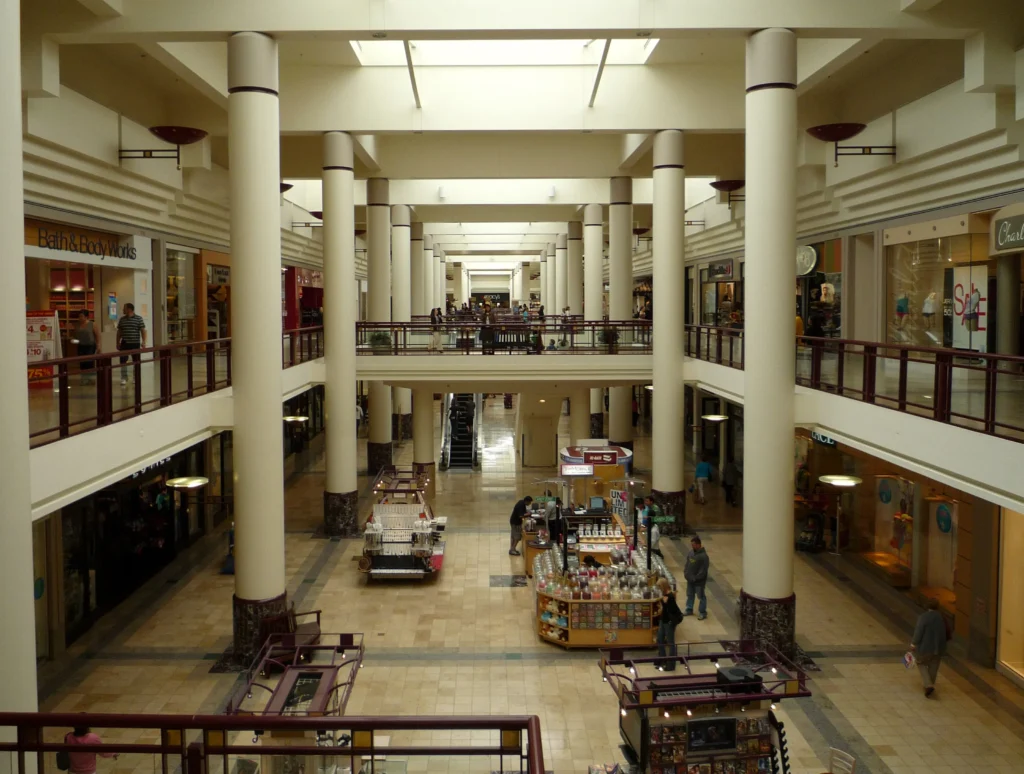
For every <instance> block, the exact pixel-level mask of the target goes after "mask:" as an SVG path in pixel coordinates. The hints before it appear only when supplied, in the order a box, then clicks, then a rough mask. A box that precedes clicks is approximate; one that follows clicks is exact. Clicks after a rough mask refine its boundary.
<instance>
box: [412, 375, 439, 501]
mask: <svg viewBox="0 0 1024 774" xmlns="http://www.w3.org/2000/svg"><path fill="white" fill-rule="evenodd" d="M412 469H413V472H414V473H417V474H422V475H423V476H424V477H425V478H426V479H427V497H428V498H429V499H430V501H431V502H433V499H434V478H435V472H436V471H435V470H434V391H433V390H431V389H418V390H413V391H412Z"/></svg>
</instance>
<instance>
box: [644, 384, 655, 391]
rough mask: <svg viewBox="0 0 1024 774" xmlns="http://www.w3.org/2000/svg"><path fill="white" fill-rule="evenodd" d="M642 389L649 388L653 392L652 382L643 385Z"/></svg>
mask: <svg viewBox="0 0 1024 774" xmlns="http://www.w3.org/2000/svg"><path fill="white" fill-rule="evenodd" d="M644 389H645V390H651V392H653V391H654V385H653V384H645V385H644Z"/></svg>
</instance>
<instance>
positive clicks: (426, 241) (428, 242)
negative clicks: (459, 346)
mask: <svg viewBox="0 0 1024 774" xmlns="http://www.w3.org/2000/svg"><path fill="white" fill-rule="evenodd" d="M434 262H435V259H434V238H433V237H432V236H431V235H430V234H424V235H423V285H422V286H421V287H420V288H419V292H420V293H421V294H422V296H423V306H424V307H426V310H427V311H426V312H424V314H430V312H431V310H432V309H433V308H434V307H435V306H437V304H435V303H434V299H435V298H436V296H435V295H434V282H435V281H436V280H437V271H436V270H435V269H434ZM416 289H417V288H416V286H415V285H413V291H416Z"/></svg>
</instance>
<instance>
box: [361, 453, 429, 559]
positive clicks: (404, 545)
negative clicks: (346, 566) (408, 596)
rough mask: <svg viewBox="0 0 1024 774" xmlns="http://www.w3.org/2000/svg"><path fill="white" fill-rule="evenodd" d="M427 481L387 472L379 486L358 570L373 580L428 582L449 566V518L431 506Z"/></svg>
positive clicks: (375, 490)
mask: <svg viewBox="0 0 1024 774" xmlns="http://www.w3.org/2000/svg"><path fill="white" fill-rule="evenodd" d="M427 483H428V481H426V480H424V479H422V478H421V477H420V476H418V475H416V474H408V475H407V474H405V473H403V472H401V471H398V470H396V469H394V468H387V469H385V470H384V471H383V472H382V473H381V474H380V476H378V478H377V481H376V482H375V483H374V492H375V494H376V497H377V502H375V503H374V504H373V514H372V515H371V516H370V518H369V519H367V521H366V528H365V530H364V532H363V555H362V557H360V559H359V570H360V571H361V572H365V573H368V574H369V576H370V577H371V578H382V577H383V578H427V577H431V576H433V575H435V574H436V573H438V572H440V571H441V566H442V565H443V563H444V549H445V539H444V530H445V527H446V526H447V523H448V519H447V518H446V517H443V516H435V515H434V513H433V511H432V510H431V508H430V506H429V505H428V504H427V501H426V497H425V491H426V484H427Z"/></svg>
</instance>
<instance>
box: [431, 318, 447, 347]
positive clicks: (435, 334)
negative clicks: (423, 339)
mask: <svg viewBox="0 0 1024 774" xmlns="http://www.w3.org/2000/svg"><path fill="white" fill-rule="evenodd" d="M443 324H444V315H442V314H441V307H435V308H434V309H431V310H430V351H431V352H441V351H442V347H441V326H442V325H443Z"/></svg>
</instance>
